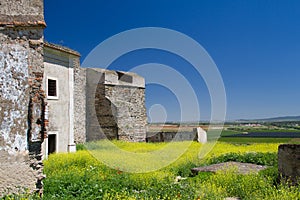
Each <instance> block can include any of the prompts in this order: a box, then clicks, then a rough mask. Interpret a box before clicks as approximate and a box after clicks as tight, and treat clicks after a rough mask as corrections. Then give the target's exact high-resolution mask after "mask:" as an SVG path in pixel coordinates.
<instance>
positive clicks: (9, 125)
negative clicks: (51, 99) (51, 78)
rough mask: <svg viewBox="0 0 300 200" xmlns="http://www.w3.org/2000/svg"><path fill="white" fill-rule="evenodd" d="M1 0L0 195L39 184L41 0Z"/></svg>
mask: <svg viewBox="0 0 300 200" xmlns="http://www.w3.org/2000/svg"><path fill="white" fill-rule="evenodd" d="M0 4H1V6H0V44H1V45H0V69H1V70H0V102H1V108H0V158H1V162H0V172H1V174H0V177H1V181H0V196H2V195H3V194H5V193H7V192H18V190H19V189H18V188H23V187H24V188H28V189H31V190H32V191H33V190H36V189H37V190H39V189H41V188H42V182H41V181H42V179H43V175H42V160H41V159H42V156H41V143H42V141H43V139H44V134H45V131H46V127H45V123H44V109H45V104H46V103H45V101H44V92H43V90H42V88H41V85H42V80H43V56H42V54H43V29H44V27H45V23H44V20H43V1H41V0H35V1H30V2H29V1H25V0H23V1H17V0H3V1H1V3H0Z"/></svg>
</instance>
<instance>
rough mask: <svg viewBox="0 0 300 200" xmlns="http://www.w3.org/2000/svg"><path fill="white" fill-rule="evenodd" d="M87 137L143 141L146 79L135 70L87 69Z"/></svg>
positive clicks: (89, 139)
mask: <svg viewBox="0 0 300 200" xmlns="http://www.w3.org/2000/svg"><path fill="white" fill-rule="evenodd" d="M86 75H87V90H86V91H87V93H86V94H87V102H86V103H87V104H86V105H87V141H91V140H99V139H104V138H108V139H120V140H125V141H134V142H138V141H145V139H146V123H147V116H146V108H145V81H144V79H143V78H142V77H140V76H138V75H136V74H134V73H128V72H127V73H125V72H116V71H110V70H104V69H87V72H86Z"/></svg>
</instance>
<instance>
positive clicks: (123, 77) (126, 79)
mask: <svg viewBox="0 0 300 200" xmlns="http://www.w3.org/2000/svg"><path fill="white" fill-rule="evenodd" d="M117 74H118V80H120V81H124V82H127V83H132V76H130V75H128V74H125V73H123V72H117Z"/></svg>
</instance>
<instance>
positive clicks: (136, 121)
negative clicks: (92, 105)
mask: <svg viewBox="0 0 300 200" xmlns="http://www.w3.org/2000/svg"><path fill="white" fill-rule="evenodd" d="M105 96H106V97H107V99H109V100H110V101H111V102H112V104H113V105H114V106H115V107H116V111H115V112H116V116H115V120H116V123H117V125H118V139H120V140H125V141H134V142H142V141H145V139H146V129H145V127H146V123H147V121H146V119H147V116H146V107H145V89H144V88H138V87H131V86H119V85H105Z"/></svg>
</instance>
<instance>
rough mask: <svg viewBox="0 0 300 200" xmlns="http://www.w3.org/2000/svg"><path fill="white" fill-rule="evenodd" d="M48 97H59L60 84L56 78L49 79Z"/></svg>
mask: <svg viewBox="0 0 300 200" xmlns="http://www.w3.org/2000/svg"><path fill="white" fill-rule="evenodd" d="M47 97H48V99H58V84H57V80H56V79H53V78H48V79H47Z"/></svg>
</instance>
